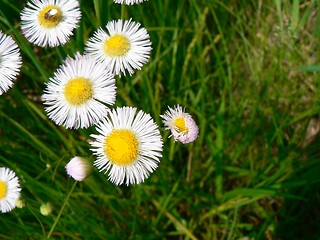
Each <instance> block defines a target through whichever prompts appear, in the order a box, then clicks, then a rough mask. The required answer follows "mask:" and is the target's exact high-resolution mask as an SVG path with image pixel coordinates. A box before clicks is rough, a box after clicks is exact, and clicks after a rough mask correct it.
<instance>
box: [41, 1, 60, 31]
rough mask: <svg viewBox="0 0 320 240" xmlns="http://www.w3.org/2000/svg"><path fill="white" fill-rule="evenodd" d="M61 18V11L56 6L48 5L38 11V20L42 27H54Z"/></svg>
mask: <svg viewBox="0 0 320 240" xmlns="http://www.w3.org/2000/svg"><path fill="white" fill-rule="evenodd" d="M61 20H62V11H61V9H60V8H59V7H58V6H55V5H48V6H46V7H44V8H42V9H41V10H40V11H39V15H38V21H39V23H40V25H41V26H42V27H45V28H54V27H56V26H57V25H58V24H59V23H60V22H61Z"/></svg>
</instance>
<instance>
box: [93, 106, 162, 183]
mask: <svg viewBox="0 0 320 240" xmlns="http://www.w3.org/2000/svg"><path fill="white" fill-rule="evenodd" d="M136 111H137V109H136V108H132V107H122V108H119V107H118V108H117V109H113V110H112V112H110V113H109V115H108V117H107V118H105V119H103V121H101V122H100V123H99V124H98V125H97V127H96V130H97V131H98V132H99V135H95V134H92V135H91V137H93V138H95V141H93V142H90V144H91V146H92V147H93V149H91V150H92V151H93V153H94V154H95V155H96V156H97V160H96V161H95V162H94V165H95V166H96V167H97V168H98V169H99V170H100V171H105V173H107V172H108V173H109V180H110V181H111V182H113V183H114V184H116V185H120V184H123V183H126V185H129V184H139V183H141V182H143V181H144V180H145V179H146V178H148V177H149V174H150V173H152V172H153V171H154V170H155V169H156V168H157V167H158V163H159V162H160V160H159V158H160V157H161V156H162V155H161V152H162V145H163V143H162V139H161V136H160V131H159V129H158V126H157V124H156V123H155V122H154V121H153V119H152V118H151V116H150V114H146V113H144V112H143V111H139V112H138V113H137V114H136Z"/></svg>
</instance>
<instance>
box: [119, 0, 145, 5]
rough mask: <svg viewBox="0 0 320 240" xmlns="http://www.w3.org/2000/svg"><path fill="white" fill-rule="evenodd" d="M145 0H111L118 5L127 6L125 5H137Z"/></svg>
mask: <svg viewBox="0 0 320 240" xmlns="http://www.w3.org/2000/svg"><path fill="white" fill-rule="evenodd" d="M144 1H146V0H113V2H114V3H120V4H127V5H133V4H135V3H136V4H139V3H142V2H144Z"/></svg>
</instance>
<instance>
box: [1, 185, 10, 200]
mask: <svg viewBox="0 0 320 240" xmlns="http://www.w3.org/2000/svg"><path fill="white" fill-rule="evenodd" d="M7 191H8V189H7V184H6V183H5V182H3V181H0V200H1V199H2V198H4V197H5V196H6V194H7Z"/></svg>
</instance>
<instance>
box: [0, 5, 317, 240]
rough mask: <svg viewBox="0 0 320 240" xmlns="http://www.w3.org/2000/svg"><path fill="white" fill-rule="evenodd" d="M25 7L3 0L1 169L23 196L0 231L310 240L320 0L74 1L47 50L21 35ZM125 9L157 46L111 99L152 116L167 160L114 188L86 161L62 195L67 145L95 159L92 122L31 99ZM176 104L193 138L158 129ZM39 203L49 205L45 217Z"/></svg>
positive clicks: (18, 235)
mask: <svg viewBox="0 0 320 240" xmlns="http://www.w3.org/2000/svg"><path fill="white" fill-rule="evenodd" d="M13 2H14V3H13ZM25 3H26V1H21V0H16V1H10V0H2V1H1V2H0V29H1V30H2V31H3V32H5V33H6V34H8V35H11V36H12V37H13V38H14V39H15V40H16V42H17V43H18V45H19V47H20V49H21V54H22V57H23V66H22V69H21V74H20V76H19V77H18V79H17V81H16V83H15V85H14V87H13V88H12V89H11V90H9V91H8V92H7V93H5V94H3V95H2V96H1V97H0V166H5V167H8V168H10V169H12V170H13V171H15V172H16V174H17V175H18V176H19V178H20V182H21V185H22V188H23V190H22V198H23V199H24V200H25V201H26V207H25V208H22V209H18V208H16V209H14V210H13V211H12V212H10V213H7V214H2V215H1V217H0V238H1V239H45V238H47V236H48V235H49V233H50V231H52V232H51V233H50V234H51V238H52V239H219V240H221V239H228V240H230V239H243V240H245V239H247V240H248V239H290V240H293V239H319V238H320V232H319V228H318V226H319V224H320V222H319V218H318V217H317V216H318V214H319V211H320V208H319V204H318V203H319V196H320V195H319V194H320V188H319V181H320V179H319V171H320V162H319V140H318V132H319V129H320V121H319V119H318V114H319V110H320V109H319V90H318V89H320V84H319V82H320V81H319V75H318V74H317V72H318V71H319V69H320V68H319V53H320V48H319V47H318V45H319V36H320V28H319V26H320V14H319V7H320V5H319V2H318V1H316V0H311V1H299V0H292V1H281V0H273V1H260V0H259V1H253V0H248V1H247V0H246V1H244V0H241V1H222V0H200V1H199V0H198V1H196V0H190V1H178V0H177V1H173V0H163V1H157V0H150V1H147V2H144V3H142V4H137V5H133V6H121V5H119V4H114V3H113V2H112V0H93V1H87V0H86V1H84V0H82V1H80V4H81V11H82V19H81V23H80V26H79V28H78V29H77V30H76V31H75V35H74V36H73V37H72V38H71V40H70V41H69V42H68V43H67V44H66V45H65V46H62V47H57V48H53V49H51V48H47V49H42V48H39V47H36V46H34V45H32V44H30V43H28V42H27V41H26V39H25V38H24V37H23V35H22V34H21V30H20V26H19V21H20V11H21V9H22V8H23V7H24V5H25ZM121 16H123V17H124V18H126V19H127V18H133V19H134V20H135V21H137V22H140V23H141V24H142V26H144V27H146V28H147V30H148V32H149V34H150V36H151V41H152V47H153V51H152V56H151V59H150V61H149V63H148V64H146V65H145V66H144V67H143V69H142V70H141V71H138V72H136V73H135V74H134V75H133V76H131V77H129V76H127V77H121V78H117V83H116V84H117V88H118V92H117V101H116V106H124V105H129V106H135V107H137V108H139V109H143V110H144V111H146V112H149V113H150V114H151V115H152V116H153V117H154V119H155V121H156V122H157V123H158V124H159V126H161V133H162V136H163V139H164V143H165V145H164V152H163V157H162V160H161V163H160V165H159V168H158V169H157V171H155V172H154V173H153V174H151V176H150V178H149V179H147V180H146V181H145V182H144V183H143V184H140V185H133V186H129V187H126V186H120V187H117V186H115V185H113V184H112V183H110V182H108V180H107V176H106V175H104V174H103V173H99V172H98V171H97V169H94V171H93V173H92V175H91V176H90V177H89V178H88V179H86V180H85V181H84V182H81V183H78V184H77V185H75V188H74V190H73V191H71V189H72V187H73V186H74V182H73V180H72V179H70V178H69V177H68V176H67V175H66V173H65V169H64V166H65V164H66V163H67V162H68V161H69V160H70V159H71V158H72V157H73V156H74V155H79V156H84V157H88V158H89V159H90V161H91V162H93V161H94V157H93V156H92V155H91V151H90V150H89V148H90V146H89V144H88V141H90V134H91V133H94V131H95V130H94V128H93V127H92V128H89V129H86V130H66V129H64V128H63V127H58V126H56V125H55V124H54V123H52V122H51V121H50V120H49V119H48V118H47V116H46V113H45V112H44V109H43V105H42V102H41V95H42V92H43V89H44V86H45V83H46V82H47V81H48V79H49V77H50V76H52V75H53V73H54V72H55V70H56V68H57V67H58V66H59V65H60V64H61V63H62V61H63V60H64V58H65V57H66V56H67V55H68V54H70V55H73V54H74V53H75V52H77V51H79V52H83V47H84V43H85V42H86V41H87V39H88V38H89V37H90V36H91V35H92V34H93V32H94V31H95V30H96V29H97V28H98V27H100V26H102V27H104V26H105V24H106V23H107V22H108V21H110V20H113V19H118V18H120V17H121ZM175 104H180V105H182V106H185V107H186V110H187V112H189V113H190V114H192V115H193V117H194V118H195V120H196V122H197V123H198V125H199V128H200V134H199V138H198V139H197V140H196V141H195V142H194V143H192V144H189V145H182V144H180V143H175V142H174V141H173V140H172V139H168V138H167V137H168V135H169V133H168V132H166V131H165V130H164V127H163V125H162V123H161V120H160V117H159V115H160V114H163V113H164V111H165V109H166V108H167V106H173V105H175ZM70 193H71V195H70V196H69V194H70ZM47 202H50V203H51V204H52V206H53V213H52V214H51V215H49V216H43V215H41V214H40V212H39V208H40V206H41V204H43V203H47ZM61 208H64V209H63V210H64V211H60V210H61ZM59 214H61V216H60V217H59V218H57V217H58V215H59ZM55 224H56V225H55Z"/></svg>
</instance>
